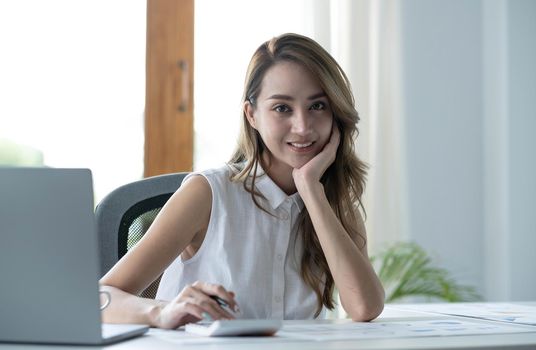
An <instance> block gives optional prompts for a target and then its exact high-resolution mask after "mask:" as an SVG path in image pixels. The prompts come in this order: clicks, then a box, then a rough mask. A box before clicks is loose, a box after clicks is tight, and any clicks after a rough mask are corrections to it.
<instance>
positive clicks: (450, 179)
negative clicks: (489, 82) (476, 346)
mask: <svg viewBox="0 0 536 350" xmlns="http://www.w3.org/2000/svg"><path fill="white" fill-rule="evenodd" d="M401 4H402V6H401V13H400V16H401V40H402V42H401V51H402V93H403V100H404V113H403V115H404V118H405V120H404V124H405V130H406V135H405V140H406V142H407V144H406V150H407V156H406V157H407V167H406V168H407V178H408V183H409V184H408V186H409V188H408V196H409V206H410V208H409V210H408V211H409V235H410V238H411V239H413V240H415V241H416V242H418V243H420V244H421V245H422V246H423V247H424V248H425V249H426V250H427V251H428V252H429V253H430V254H431V255H432V256H433V257H434V258H435V261H436V262H437V263H438V265H441V266H443V267H446V268H448V269H449V270H451V271H452V272H453V274H454V276H456V277H457V279H458V280H459V281H460V282H464V283H471V284H473V285H476V286H478V287H479V289H480V290H481V289H482V286H483V283H484V281H483V259H484V257H483V254H482V242H483V221H482V217H483V209H482V198H483V188H482V176H483V156H482V154H483V151H482V137H483V136H482V97H481V91H482V72H481V65H482V48H481V37H482V33H481V22H482V14H481V10H482V9H481V3H480V1H449V2H446V1H441V0H430V1H419V0H408V1H403V2H401Z"/></svg>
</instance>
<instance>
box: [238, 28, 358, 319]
mask: <svg viewBox="0 0 536 350" xmlns="http://www.w3.org/2000/svg"><path fill="white" fill-rule="evenodd" d="M282 61H290V62H294V63H297V64H300V65H302V66H303V67H304V68H306V69H307V70H308V71H309V72H311V74H312V75H313V76H314V77H316V79H317V80H318V82H319V84H320V86H321V88H322V89H323V91H324V93H325V94H326V96H327V98H328V100H329V103H330V106H331V109H332V112H333V118H334V122H335V123H336V125H337V127H338V128H339V130H340V135H341V138H340V144H339V148H338V149H337V156H336V159H335V161H334V162H333V164H331V166H330V167H329V168H328V169H327V170H326V172H325V173H324V175H323V176H322V178H321V182H322V184H323V185H324V190H325V192H326V196H327V199H328V201H329V203H330V206H331V207H332V209H333V211H334V212H335V215H336V216H337V217H338V218H339V220H340V221H341V223H342V225H343V227H344V228H345V230H346V231H347V232H348V234H349V235H351V236H352V237H360V238H361V242H362V246H365V244H366V240H365V237H364V236H361V233H360V232H359V231H358V222H359V209H362V210H363V205H362V202H361V196H362V194H363V191H364V188H365V178H366V170H367V167H366V165H365V164H364V163H363V162H362V161H361V160H359V158H358V157H357V156H356V153H355V149H354V145H355V140H356V138H357V136H358V134H359V131H358V129H357V123H358V121H359V116H358V113H357V111H356V108H355V101H354V97H353V95H352V91H351V87H350V82H349V81H348V78H347V76H346V74H345V73H344V72H343V70H342V69H341V67H340V66H339V64H338V63H337V62H336V61H335V59H333V57H332V56H331V55H330V54H329V53H328V52H327V51H326V50H324V49H323V48H322V47H321V46H320V45H319V44H318V43H317V42H315V41H314V40H312V39H310V38H307V37H305V36H302V35H298V34H292V33H288V34H283V35H281V36H278V37H275V38H273V39H271V40H269V41H267V42H265V43H264V44H262V45H261V46H260V47H259V48H258V49H257V50H256V51H255V53H254V54H253V57H252V58H251V61H250V64H249V66H248V70H247V73H246V79H245V84H244V85H245V86H244V95H243V97H242V102H243V104H245V102H246V101H248V102H249V103H250V104H251V105H252V106H253V108H256V107H257V98H258V96H259V94H260V90H261V85H262V80H263V78H264V76H265V74H266V72H267V71H268V69H270V68H271V67H272V66H274V65H275V64H277V63H278V62H282ZM263 152H269V150H268V149H267V148H266V146H265V145H264V143H263V141H262V139H261V137H260V135H259V133H258V132H257V130H255V129H254V128H253V127H251V125H250V124H249V122H248V120H247V118H246V115H245V111H243V112H242V125H241V131H240V136H239V139H238V145H237V147H236V149H235V151H234V153H233V156H232V157H231V160H230V161H229V164H230V165H231V166H235V168H237V169H238V170H237V171H236V172H235V173H234V174H233V175H232V177H231V180H233V181H241V182H243V184H244V188H245V189H246V190H247V191H248V192H250V193H251V197H252V199H253V201H254V203H255V204H256V205H257V206H258V207H259V208H261V209H262V210H265V209H264V208H262V206H261V205H260V204H259V201H258V200H257V197H258V196H260V194H259V193H258V192H257V191H255V190H254V188H255V182H256V176H257V168H258V166H259V162H260V161H261V157H262V154H263ZM246 180H248V181H246ZM265 211H266V210H265ZM297 225H299V229H298V232H299V234H298V236H299V237H300V238H301V239H302V241H303V247H304V250H303V255H302V257H301V275H302V278H303V280H304V281H305V283H306V284H307V285H309V286H310V287H311V288H312V289H313V290H314V292H315V293H316V295H317V299H318V304H317V310H316V314H315V317H316V316H318V315H319V314H320V312H321V310H322V306H325V307H327V308H328V309H333V308H334V300H333V290H334V287H335V284H334V281H333V276H332V275H331V272H330V270H329V267H328V264H327V261H326V257H325V255H324V252H323V250H322V247H321V246H320V242H319V240H318V237H317V235H316V232H315V230H314V227H313V224H312V222H311V218H310V216H309V213H308V212H307V209H306V208H304V210H302V212H301V213H300V216H299V218H298V221H297Z"/></svg>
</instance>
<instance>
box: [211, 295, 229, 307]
mask: <svg viewBox="0 0 536 350" xmlns="http://www.w3.org/2000/svg"><path fill="white" fill-rule="evenodd" d="M210 297H211V298H212V299H214V300H216V302H217V303H218V305H220V306H223V307H229V304H227V302H226V301H225V300H223V299H222V298H220V297H219V296H217V295H211V296H210Z"/></svg>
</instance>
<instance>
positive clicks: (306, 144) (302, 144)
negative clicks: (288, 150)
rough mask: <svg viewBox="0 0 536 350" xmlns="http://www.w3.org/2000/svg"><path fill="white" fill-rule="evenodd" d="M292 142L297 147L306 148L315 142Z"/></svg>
mask: <svg viewBox="0 0 536 350" xmlns="http://www.w3.org/2000/svg"><path fill="white" fill-rule="evenodd" d="M290 144H291V145H292V146H294V147H296V148H305V147H309V146H311V145H312V144H313V143H312V142H308V143H295V142H290Z"/></svg>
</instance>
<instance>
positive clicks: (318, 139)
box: [245, 61, 333, 170]
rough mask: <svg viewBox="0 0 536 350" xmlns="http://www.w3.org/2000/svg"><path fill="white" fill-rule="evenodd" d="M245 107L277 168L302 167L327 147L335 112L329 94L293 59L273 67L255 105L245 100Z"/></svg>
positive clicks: (252, 124)
mask: <svg viewBox="0 0 536 350" xmlns="http://www.w3.org/2000/svg"><path fill="white" fill-rule="evenodd" d="M245 109H246V116H247V118H248V121H249V123H250V125H251V126H252V127H253V128H255V129H256V130H257V131H258V132H259V134H260V135H261V137H262V140H263V141H264V144H265V145H266V146H267V147H268V149H269V150H270V152H271V159H269V160H270V162H271V169H274V170H275V169H279V170H292V168H300V167H301V166H303V165H304V164H305V163H307V162H308V161H309V160H311V159H312V158H313V157H314V156H316V155H317V154H318V153H319V152H320V151H321V150H322V149H323V148H324V145H325V144H326V143H327V142H328V140H329V137H330V135H331V128H332V122H333V113H332V111H331V107H330V105H329V102H328V98H327V96H326V95H325V93H324V91H323V90H322V88H321V87H320V85H319V83H318V81H317V80H316V79H315V77H313V76H312V75H311V74H310V73H309V71H307V70H306V69H305V68H304V67H302V66H301V65H299V64H297V63H294V62H289V61H282V62H279V63H276V64H275V65H274V66H272V67H271V68H270V69H269V70H268V71H267V72H266V74H265V76H264V79H263V81H262V83H261V90H260V94H259V96H258V97H257V101H256V106H255V107H253V106H252V105H251V104H250V103H249V102H246V105H245ZM265 160H266V159H265ZM285 168H286V169H285Z"/></svg>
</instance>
